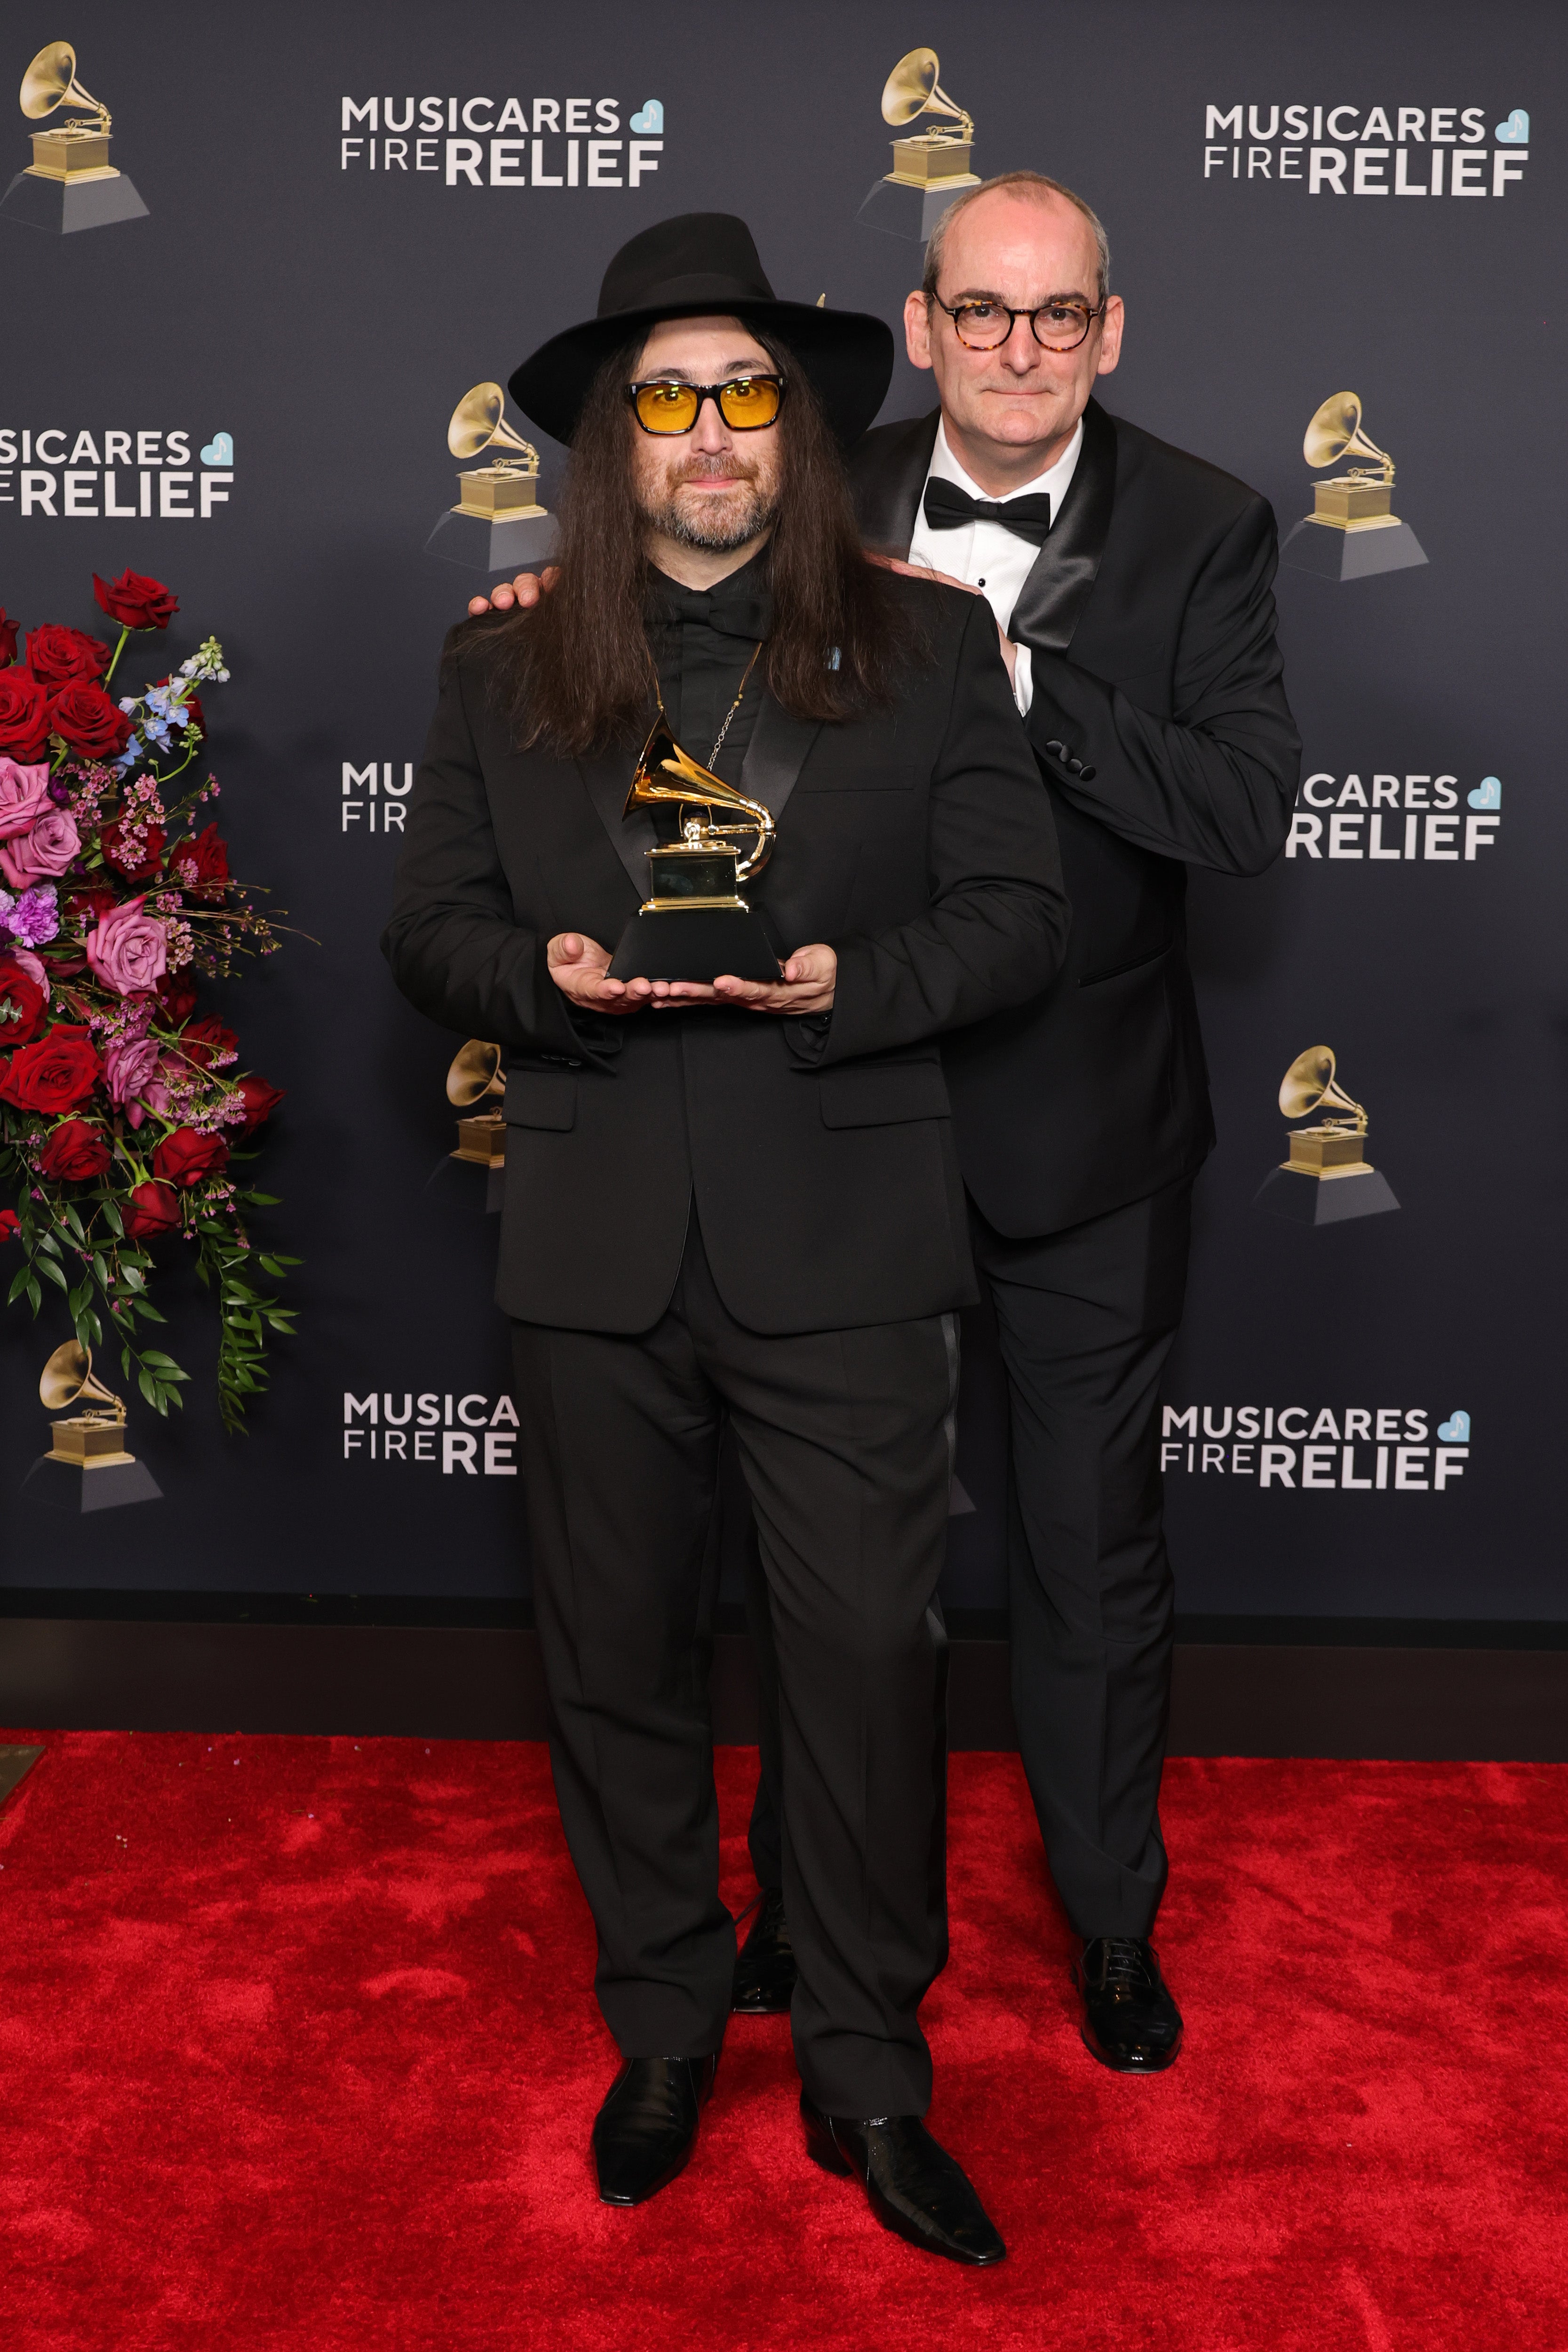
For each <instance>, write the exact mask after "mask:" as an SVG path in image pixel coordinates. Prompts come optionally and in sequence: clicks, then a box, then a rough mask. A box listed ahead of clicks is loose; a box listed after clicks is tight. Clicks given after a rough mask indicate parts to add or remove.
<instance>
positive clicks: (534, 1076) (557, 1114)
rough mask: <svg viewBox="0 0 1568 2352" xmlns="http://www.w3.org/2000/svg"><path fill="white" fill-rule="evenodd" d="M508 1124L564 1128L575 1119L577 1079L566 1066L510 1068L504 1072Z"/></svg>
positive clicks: (573, 1124)
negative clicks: (505, 1075)
mask: <svg viewBox="0 0 1568 2352" xmlns="http://www.w3.org/2000/svg"><path fill="white" fill-rule="evenodd" d="M506 1118H507V1125H508V1126H509V1127H553V1128H560V1129H565V1128H568V1127H574V1126H575V1125H576V1123H577V1081H576V1079H575V1077H574V1076H573V1075H572V1073H571V1071H570V1070H511V1071H509V1072H508V1074H507V1082H506Z"/></svg>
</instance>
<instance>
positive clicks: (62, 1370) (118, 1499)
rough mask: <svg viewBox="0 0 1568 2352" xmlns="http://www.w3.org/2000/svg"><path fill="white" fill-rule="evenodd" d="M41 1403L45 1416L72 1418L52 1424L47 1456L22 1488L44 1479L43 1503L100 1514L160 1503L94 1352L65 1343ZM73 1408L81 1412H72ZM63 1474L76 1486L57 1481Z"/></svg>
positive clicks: (42, 1385)
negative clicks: (97, 1374) (125, 1505)
mask: <svg viewBox="0 0 1568 2352" xmlns="http://www.w3.org/2000/svg"><path fill="white" fill-rule="evenodd" d="M38 1402H39V1403H40V1404H41V1405H42V1406H43V1407H44V1409H45V1411H46V1412H65V1413H67V1414H68V1418H67V1419H66V1420H64V1421H56V1422H51V1423H50V1424H49V1450H48V1452H47V1454H43V1455H41V1456H40V1458H39V1459H38V1460H37V1462H35V1463H34V1465H33V1467H32V1469H31V1470H30V1471H29V1472H28V1474H27V1476H26V1479H25V1480H24V1482H23V1483H24V1486H32V1483H33V1481H34V1479H35V1478H38V1476H39V1474H40V1473H43V1474H44V1475H43V1476H42V1478H41V1479H40V1481H39V1485H38V1486H37V1495H38V1497H39V1499H40V1500H41V1501H45V1502H48V1503H53V1504H56V1505H63V1506H64V1507H66V1508H67V1509H72V1508H75V1509H79V1510H83V1511H96V1510H102V1509H105V1508H107V1507H111V1506H113V1505H115V1504H118V1503H144V1502H153V1501H155V1500H156V1499H157V1497H158V1496H159V1494H160V1493H161V1492H162V1489H161V1488H160V1487H159V1486H158V1483H157V1481H156V1479H155V1478H154V1477H153V1474H152V1472H151V1471H150V1470H149V1469H148V1468H147V1465H146V1464H145V1463H143V1462H139V1461H138V1460H137V1459H136V1456H135V1455H134V1454H132V1453H131V1452H130V1451H129V1449H128V1448H127V1446H126V1444H125V1406H124V1403H123V1402H122V1401H121V1398H119V1397H117V1396H116V1395H115V1394H114V1392H113V1391H112V1390H110V1389H106V1388H105V1387H104V1385H103V1382H102V1381H100V1380H99V1379H97V1378H96V1377H95V1375H94V1373H93V1369H92V1349H90V1348H87V1347H84V1346H82V1344H81V1342H80V1341H79V1340H77V1339H66V1340H64V1341H62V1342H61V1344H60V1346H59V1347H58V1348H57V1349H55V1351H54V1354H53V1355H52V1356H51V1357H50V1358H49V1360H48V1362H47V1364H46V1365H45V1366H44V1369H43V1373H42V1375H41V1377H40V1379H39V1381H38ZM72 1405H76V1406H79V1407H80V1408H81V1410H80V1411H79V1412H69V1408H70V1407H71V1406H72ZM60 1468H63V1469H65V1470H66V1471H68V1472H74V1473H75V1474H76V1477H75V1481H74V1483H73V1485H71V1486H68V1485H67V1483H66V1481H64V1480H62V1479H60V1478H59V1476H58V1470H59V1469H60Z"/></svg>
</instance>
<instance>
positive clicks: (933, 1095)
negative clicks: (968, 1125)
mask: <svg viewBox="0 0 1568 2352" xmlns="http://www.w3.org/2000/svg"><path fill="white" fill-rule="evenodd" d="M817 1085H818V1087H820V1089H821V1096H822V1123H823V1125H824V1127H893V1126H896V1125H897V1124H898V1123H899V1121H900V1120H901V1119H906V1118H950V1117H951V1115H952V1104H951V1103H950V1102H949V1101H948V1098H947V1080H946V1079H945V1078H944V1077H943V1076H942V1070H941V1067H940V1066H939V1065H938V1064H937V1063H935V1062H900V1063H891V1064H886V1063H885V1064H883V1065H882V1066H881V1067H879V1068H878V1067H875V1066H873V1067H869V1068H866V1069H859V1070H852V1069H843V1070H824V1071H823V1072H822V1074H821V1076H820V1077H819V1078H818V1080H817Z"/></svg>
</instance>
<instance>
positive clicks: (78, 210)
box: [0, 41, 147, 232]
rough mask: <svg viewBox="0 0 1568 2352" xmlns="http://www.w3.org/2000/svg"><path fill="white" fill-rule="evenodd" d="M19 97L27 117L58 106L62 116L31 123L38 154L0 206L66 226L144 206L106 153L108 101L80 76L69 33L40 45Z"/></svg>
mask: <svg viewBox="0 0 1568 2352" xmlns="http://www.w3.org/2000/svg"><path fill="white" fill-rule="evenodd" d="M20 105H21V109H22V111H23V113H24V114H25V115H26V117H27V118H28V120H29V121H33V122H41V121H43V120H44V118H45V117H46V116H47V115H51V114H55V113H57V112H58V113H60V116H61V119H60V120H59V121H58V122H55V123H51V125H50V126H49V128H48V130H47V131H34V133H33V160H32V162H31V163H29V164H28V166H27V168H26V171H24V172H20V173H17V175H16V179H14V180H13V181H12V183H11V185H10V187H9V188H8V189H7V190H6V192H5V199H4V202H3V203H0V211H4V212H6V213H9V214H11V215H13V216H15V217H16V218H17V219H19V220H23V221H26V222H27V223H28V224H29V225H30V226H33V227H35V228H52V229H56V230H58V231H61V232H65V231H68V230H71V229H81V228H100V227H103V226H106V225H107V224H108V223H109V222H110V221H119V220H134V219H137V218H138V217H140V216H141V215H142V214H144V213H145V212H146V210H147V207H146V205H144V204H143V203H142V199H141V197H140V196H139V195H138V194H137V193H136V190H135V189H134V188H133V187H132V184H131V182H130V181H129V180H128V179H127V178H126V177H125V174H124V173H122V172H120V171H117V170H116V168H115V166H114V165H113V164H112V163H110V160H109V137H110V112H109V109H108V107H107V106H105V105H104V103H103V100H101V99H100V98H94V97H93V95H92V92H91V91H90V90H89V89H83V88H82V85H81V83H80V82H79V80H78V79H77V73H76V51H75V50H74V49H73V48H72V47H71V45H70V43H69V42H68V41H51V42H49V44H48V45H47V47H45V48H42V49H40V50H39V51H38V54H37V57H36V58H34V59H33V62H32V64H31V65H30V66H29V67H28V68H27V70H26V73H25V74H24V75H23V77H22V90H21V98H20ZM62 110H64V111H62ZM40 181H41V182H43V183H44V185H43V186H42V187H39V186H38V185H37V183H38V182H40ZM28 182H31V183H33V185H32V186H30V187H29V186H28V185H27V184H26V183H28Z"/></svg>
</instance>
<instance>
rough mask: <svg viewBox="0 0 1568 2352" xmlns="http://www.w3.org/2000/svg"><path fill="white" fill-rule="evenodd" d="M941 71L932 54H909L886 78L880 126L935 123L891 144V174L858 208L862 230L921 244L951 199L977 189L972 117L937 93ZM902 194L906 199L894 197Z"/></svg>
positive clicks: (926, 51)
mask: <svg viewBox="0 0 1568 2352" xmlns="http://www.w3.org/2000/svg"><path fill="white" fill-rule="evenodd" d="M941 70H942V68H941V66H940V63H939V61H938V58H937V54H936V51H935V50H934V49H910V52H909V54H908V56H907V57H901V58H900V59H899V62H898V64H897V65H896V66H895V67H894V68H893V70H892V72H891V73H890V74H889V76H888V79H887V82H886V84H885V85H884V88H883V90H882V120H883V121H884V122H887V123H889V124H891V125H892V127H893V128H894V129H895V130H898V129H900V128H901V127H902V126H903V125H904V124H905V123H906V122H913V121H916V120H917V119H919V118H921V117H935V118H938V120H934V121H927V122H926V126H925V128H924V129H923V130H921V131H911V132H910V133H909V135H908V136H907V137H905V138H902V139H895V140H894V141H893V168H892V170H891V171H890V172H889V173H888V174H887V176H886V177H885V178H884V179H881V180H879V181H878V183H877V184H876V186H875V187H874V188H873V189H872V191H871V193H870V194H869V195H868V197H867V199H866V201H865V203H864V204H863V205H861V207H860V218H861V220H863V221H864V222H865V223H866V225H867V226H868V228H880V229H887V230H889V232H890V233H891V234H892V235H893V236H918V237H920V238H921V239H922V240H923V239H924V238H926V237H929V236H930V235H931V231H932V229H933V228H934V227H935V226H936V225H937V222H938V221H939V220H940V219H941V217H942V214H943V213H944V212H945V211H946V210H947V207H948V205H950V204H951V203H952V200H953V198H954V196H956V195H958V194H961V193H962V191H963V189H965V188H977V187H978V186H979V185H980V180H979V175H978V174H977V173H974V172H973V171H971V169H970V160H971V155H972V152H973V145H974V121H973V116H972V115H971V114H970V112H969V110H968V109H967V108H966V107H962V106H960V105H959V104H958V102H957V100H954V99H952V98H950V97H949V96H948V94H947V92H946V90H945V89H943V88H942V83H941V81H940V79H938V76H939V75H940V73H941ZM902 191H910V192H911V193H909V194H903V193H899V192H902Z"/></svg>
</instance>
